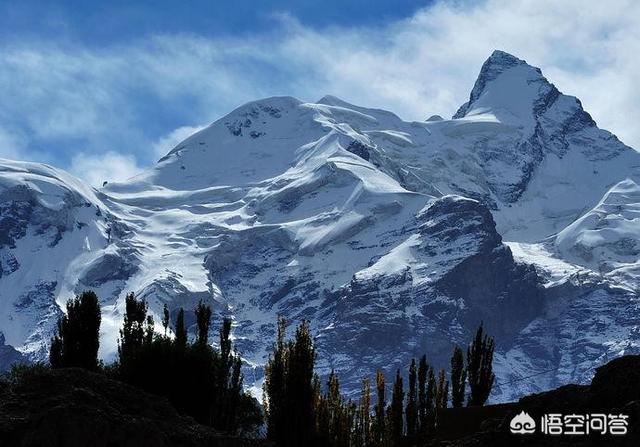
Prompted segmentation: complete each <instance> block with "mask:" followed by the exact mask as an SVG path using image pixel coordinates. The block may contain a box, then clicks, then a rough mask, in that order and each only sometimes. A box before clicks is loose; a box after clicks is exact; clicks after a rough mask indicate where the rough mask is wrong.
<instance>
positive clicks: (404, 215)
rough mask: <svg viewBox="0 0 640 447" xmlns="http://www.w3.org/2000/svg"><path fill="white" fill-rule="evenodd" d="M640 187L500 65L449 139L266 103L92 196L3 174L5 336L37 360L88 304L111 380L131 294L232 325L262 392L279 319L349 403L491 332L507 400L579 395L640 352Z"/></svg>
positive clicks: (6, 170)
mask: <svg viewBox="0 0 640 447" xmlns="http://www.w3.org/2000/svg"><path fill="white" fill-rule="evenodd" d="M639 167H640V154H638V153H637V152H636V151H634V150H633V149H631V148H629V147H627V146H625V145H624V144H623V143H621V142H620V141H619V140H618V139H617V138H616V137H615V136H614V135H612V134H610V133H609V132H607V131H604V130H601V129H599V128H598V127H597V126H596V124H595V122H594V121H593V120H592V119H591V117H590V116H589V114H588V113H586V112H585V111H584V110H583V109H582V106H581V104H580V102H579V101H578V100H577V99H576V98H574V97H570V96H566V95H563V94H562V93H560V92H559V91H558V90H557V89H556V88H555V87H554V86H553V85H552V84H551V83H549V82H548V81H547V80H546V79H545V78H544V76H543V75H542V73H541V72H540V70H539V69H537V68H534V67H531V66H529V65H527V64H526V63H525V62H524V61H522V60H520V59H517V58H515V57H514V56H511V55H509V54H507V53H504V52H501V51H496V52H494V53H493V54H492V55H491V57H490V58H489V59H488V60H487V61H486V62H485V64H484V65H483V67H482V69H481V72H480V75H479V77H478V80H477V81H476V83H475V86H474V87H473V90H472V92H471V95H470V98H469V101H468V102H467V103H466V104H464V105H463V106H462V107H461V108H460V109H459V110H458V112H457V113H456V114H455V116H454V117H453V118H452V119H450V120H444V119H441V118H440V117H438V116H434V117H432V118H430V119H428V120H426V121H425V122H405V121H403V120H401V119H400V118H399V117H397V116H396V115H394V114H393V113H391V112H387V111H383V110H376V109H367V108H363V107H358V106H354V105H352V104H348V103H346V102H344V101H342V100H340V99H338V98H335V97H331V96H326V97H324V98H322V99H321V100H319V101H318V102H317V103H304V102H301V101H299V100H297V99H295V98H290V97H277V98H269V99H265V100H260V101H255V102H252V103H249V104H246V105H244V106H242V107H239V108H238V109H236V110H234V111H233V112H231V113H230V114H229V115H227V116H225V117H223V118H221V119H220V120H218V121H216V122H215V123H213V124H211V125H210V126H209V127H207V128H206V129H204V130H202V131H200V132H198V133H196V134H194V135H192V136H191V137H189V138H187V139H186V140H185V141H183V142H182V143H180V144H179V145H178V146H177V147H176V148H175V149H173V150H172V151H171V152H170V153H169V154H167V155H166V156H165V157H163V158H162V159H161V160H160V161H159V162H158V163H157V164H156V165H155V166H154V167H153V168H151V169H150V170H148V171H147V172H145V173H144V174H142V175H140V176H138V177H135V178H133V179H131V180H130V181H128V182H124V183H113V184H112V183H109V184H107V185H106V186H105V187H103V188H101V189H99V190H94V189H92V188H89V187H87V186H86V185H84V184H83V183H82V182H81V181H79V180H77V179H74V178H73V177H71V176H69V175H68V174H66V173H64V172H63V171H60V170H57V169H54V168H51V167H48V166H45V165H41V164H34V163H21V162H13V161H6V160H2V161H0V316H1V319H0V332H2V333H3V334H4V337H5V339H6V343H7V345H10V346H13V347H14V348H16V349H17V350H19V351H20V353H22V354H23V355H26V356H28V357H30V358H41V357H43V356H44V355H45V354H46V351H47V344H48V342H49V337H50V335H51V332H52V330H53V328H54V326H55V321H56V319H57V318H58V316H59V315H60V312H61V310H60V309H61V306H62V305H63V304H64V303H65V302H66V300H67V299H69V298H70V297H71V296H73V295H74V294H75V293H77V292H79V291H81V290H83V289H86V288H91V289H94V290H96V292H97V293H98V294H99V296H100V297H101V300H102V308H103V324H102V345H101V355H103V356H104V357H105V358H110V357H112V356H113V354H114V352H115V347H116V340H117V334H118V330H117V329H118V327H119V326H120V325H121V321H122V312H123V306H124V296H125V294H126V292H128V291H134V292H135V293H136V294H137V295H138V296H141V297H145V298H146V299H147V300H148V301H149V303H150V306H151V309H152V310H153V311H154V312H156V313H158V312H159V311H160V310H161V308H162V306H163V304H164V303H167V304H168V306H169V307H170V309H173V310H175V309H177V308H179V307H184V308H185V309H192V308H193V307H194V306H195V304H196V303H197V302H198V301H199V300H201V299H202V300H205V301H206V302H208V303H210V304H211V305H212V306H213V308H214V309H215V310H216V312H215V313H216V316H217V318H221V317H222V316H223V315H230V316H232V317H233V319H234V324H235V329H234V334H235V337H236V346H237V347H238V348H239V350H240V352H241V353H242V355H243V357H244V359H245V360H246V362H247V368H246V378H245V382H246V383H248V384H250V385H251V384H255V385H258V384H259V382H260V379H261V368H260V366H261V364H263V362H264V360H265V356H266V353H267V351H268V349H269V348H270V346H271V343H272V342H273V338H274V324H275V320H276V316H277V315H278V314H282V315H284V316H286V317H287V318H288V319H289V320H290V321H292V322H296V321H299V320H301V319H303V318H306V319H310V320H311V322H312V325H313V328H314V333H315V334H317V336H318V345H319V348H320V352H321V354H320V359H321V363H320V365H319V366H320V369H321V371H324V372H327V371H328V370H329V369H330V368H335V369H336V370H338V372H339V373H340V374H341V377H343V378H344V382H345V383H346V385H347V387H350V389H356V388H357V386H358V381H359V380H360V379H361V378H362V377H364V376H367V375H371V374H372V373H373V372H374V369H375V368H377V367H383V368H385V369H387V370H388V371H391V370H394V369H395V368H396V367H405V366H406V364H407V363H408V361H409V359H410V358H411V357H413V356H419V355H421V354H422V353H423V352H426V353H427V354H428V356H429V357H430V359H431V361H432V362H433V363H434V364H436V365H437V366H446V364H447V362H448V356H449V355H450V352H451V349H452V346H453V343H460V344H466V343H467V341H468V340H469V339H470V336H471V333H472V332H473V331H474V330H475V328H476V327H477V325H478V324H479V323H480V321H484V323H485V325H486V327H487V329H488V330H489V332H491V333H493V334H495V336H496V339H497V347H498V348H497V349H498V352H497V355H496V370H497V374H498V380H497V382H498V384H497V386H496V387H495V390H494V395H493V398H494V399H495V400H506V399H510V398H514V397H517V396H519V395H521V394H523V393H525V392H530V391H536V390H541V389H547V388H551V387H553V386H556V385H558V384H562V383H566V382H569V381H581V382H584V381H587V380H589V379H590V378H591V375H592V373H593V368H594V367H595V366H596V365H598V364H600V363H602V362H604V361H606V360H608V359H610V358H611V357H614V356H617V355H619V354H621V353H623V352H631V351H637V350H638V346H639V345H640V340H639V336H640V332H639V331H638V329H637V323H636V322H635V321H634V318H633V316H634V315H635V314H636V313H637V310H638V309H637V308H638V294H637V286H638V283H639V281H638V278H639V276H638V273H637V272H638V269H637V265H638V263H639V262H640V260H639V258H640V247H638V246H637V244H638V242H637V241H638V236H637V235H638V234H639V233H640V220H638V219H637V218H636V213H637V208H638V205H637V203H638V197H639V195H640V193H639V192H638V186H637V185H638V183H639V182H640V180H639V178H638V177H639V175H638V174H639V172H640V171H639ZM156 320H157V321H159V320H160V319H159V318H156ZM213 327H214V328H215V327H216V324H214V325H213ZM16 355H17V354H16Z"/></svg>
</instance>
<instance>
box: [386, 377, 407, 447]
mask: <svg viewBox="0 0 640 447" xmlns="http://www.w3.org/2000/svg"><path fill="white" fill-rule="evenodd" d="M403 404H404V388H403V384H402V376H401V375H400V370H399V369H398V370H396V380H395V382H394V384H393V393H392V395H391V408H390V414H389V421H390V422H391V427H390V428H391V439H392V442H393V445H398V443H399V442H400V438H402V434H403V428H404V424H403V407H404V405H403Z"/></svg>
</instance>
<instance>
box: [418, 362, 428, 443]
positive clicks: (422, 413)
mask: <svg viewBox="0 0 640 447" xmlns="http://www.w3.org/2000/svg"><path fill="white" fill-rule="evenodd" d="M428 373H429V365H428V364H427V356H426V355H423V356H422V357H421V358H420V364H419V366H418V425H419V429H418V431H419V432H420V433H424V432H425V431H426V429H427V412H428V408H429V407H428V405H427V374H428Z"/></svg>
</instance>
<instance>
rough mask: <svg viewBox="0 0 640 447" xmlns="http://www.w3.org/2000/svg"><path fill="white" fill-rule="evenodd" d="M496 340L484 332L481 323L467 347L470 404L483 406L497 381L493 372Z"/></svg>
mask: <svg viewBox="0 0 640 447" xmlns="http://www.w3.org/2000/svg"><path fill="white" fill-rule="evenodd" d="M493 350H494V340H493V337H489V336H488V335H486V334H484V329H483V325H482V324H480V326H479V327H478V330H477V331H476V336H475V338H474V339H473V341H472V342H471V344H470V345H469V348H468V349H467V371H468V377H469V388H470V390H471V392H470V394H469V400H468V405H469V406H482V405H484V403H485V402H486V401H487V399H488V398H489V394H491V388H492V387H493V382H494V381H495V375H494V373H493Z"/></svg>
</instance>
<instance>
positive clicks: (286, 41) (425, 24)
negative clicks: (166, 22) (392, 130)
mask: <svg viewBox="0 0 640 447" xmlns="http://www.w3.org/2000/svg"><path fill="white" fill-rule="evenodd" d="M639 18H640V3H639V2H635V1H632V0H612V1H610V2H606V3H605V4H602V3H601V2H596V1H589V2H585V1H578V0H567V1H563V2H556V1H552V0H542V1H533V0H522V1H515V2H514V1H507V0H487V1H485V2H471V1H469V2H466V1H461V2H460V1H459V2H450V3H445V2H440V3H436V4H435V5H433V6H430V7H428V8H425V9H423V10H420V11H418V12H417V13H416V14H415V15H414V16H413V17H410V18H408V19H406V20H401V21H396V22H392V23H389V24H387V25H386V26H384V27H375V28H373V27H369V28H367V27H328V28H322V29H315V28H311V27H308V26H305V25H303V24H301V23H299V22H298V21H296V19H295V18H293V17H290V16H288V15H287V14H281V15H279V16H277V17H276V18H275V19H274V29H273V31H271V32H270V33H268V34H263V35H256V36H244V37H242V38H224V39H220V38H218V39H207V38H202V37H198V36H195V35H160V36H152V37H148V38H145V39H143V40H134V41H129V42H126V43H119V44H117V45H116V44H113V45H107V46H103V47H99V48H95V47H92V48H90V47H87V46H83V45H80V44H74V43H69V42H68V41H66V42H65V43H60V42H56V40H55V38H53V37H52V39H51V40H50V41H48V42H42V41H18V40H17V39H16V40H15V41H14V42H4V43H2V44H0V95H2V98H3V101H2V102H0V123H2V129H0V155H1V154H5V155H7V156H16V157H27V158H33V157H34V154H38V156H41V157H42V158H45V159H48V161H54V162H55V161H57V162H58V163H59V164H61V165H62V166H66V167H67V168H70V169H71V170H72V171H73V172H75V173H77V174H78V175H80V176H82V177H84V178H88V179H91V181H92V182H94V184H95V182H96V181H97V180H96V179H102V178H103V177H105V179H107V178H106V177H110V178H112V179H113V178H114V175H113V172H114V171H113V170H110V171H108V172H106V173H105V171H101V170H100V169H98V168H99V165H100V163H107V162H110V163H112V166H113V167H114V169H118V170H121V171H122V175H120V177H123V176H125V175H129V174H130V173H135V172H136V171H137V170H138V169H139V167H140V166H141V165H148V164H150V163H152V162H153V161H155V160H157V158H158V156H160V155H162V154H163V152H166V151H168V150H170V149H171V146H173V145H175V144H176V143H177V142H178V141H179V139H180V138H182V137H185V136H188V134H190V133H191V132H193V131H196V130H198V128H199V126H198V124H200V123H208V122H210V121H212V120H214V119H216V118H218V117H220V116H221V115H223V114H224V113H226V112H228V111H230V110H231V109H232V108H234V107H235V106H237V105H240V104H242V103H243V102H246V101H249V100H252V99H255V98H258V97H264V96H271V95H280V94H290V95H293V96H297V97H299V98H301V99H303V100H308V101H313V100H316V99H318V98H320V97H321V96H323V95H324V94H328V93H330V94H334V95H336V96H339V97H342V98H344V99H346V100H348V101H350V102H354V103H357V104H361V105H365V106H374V107H382V108H386V109H390V110H392V111H394V112H396V113H398V114H399V115H400V116H402V117H404V118H407V119H424V118H426V117H427V116H429V115H431V114H434V113H438V114H441V115H443V116H446V115H451V114H452V113H453V112H454V111H455V110H456V108H457V107H458V106H459V105H460V104H461V103H463V102H464V101H466V99H467V96H468V94H469V91H470V89H471V87H472V85H473V81H474V80H475V77H476V75H477V72H478V70H479V67H480V65H481V63H482V61H483V60H484V59H485V58H486V57H487V56H488V55H489V54H490V53H491V51H493V50H494V49H496V48H500V49H504V50H506V51H509V52H512V53H514V54H516V55H517V56H519V57H522V58H524V59H526V60H527V61H528V62H530V63H532V64H534V65H537V66H540V67H541V68H542V69H543V71H544V73H545V74H546V75H547V77H548V78H549V79H550V80H551V81H552V82H555V83H556V85H557V86H558V87H559V88H560V89H561V90H562V91H564V92H565V93H569V94H573V95H576V96H578V97H579V98H581V99H582V101H583V103H584V105H585V108H586V109H587V110H588V111H589V112H591V113H592V115H593V116H594V118H595V119H596V121H597V122H598V123H599V124H600V126H601V127H604V128H608V129H609V130H611V131H613V132H614V133H616V134H617V135H618V136H620V137H621V138H622V139H623V141H625V142H627V143H628V144H631V145H634V146H636V147H638V148H640V127H639V126H637V120H638V117H639V116H640V90H638V89H637V88H636V86H635V85H634V82H636V80H637V74H638V73H640V61H638V58H634V57H632V55H633V54H637V53H640V31H639V29H640V28H638V26H637V20H638V19H639ZM12 148H13V149H12ZM96 160H97V161H99V162H100V163H97V164H96V163H95V161H96ZM106 174H109V175H106ZM115 177H117V176H115ZM98 181H99V180H98Z"/></svg>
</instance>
